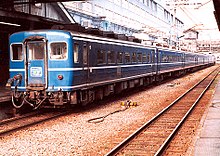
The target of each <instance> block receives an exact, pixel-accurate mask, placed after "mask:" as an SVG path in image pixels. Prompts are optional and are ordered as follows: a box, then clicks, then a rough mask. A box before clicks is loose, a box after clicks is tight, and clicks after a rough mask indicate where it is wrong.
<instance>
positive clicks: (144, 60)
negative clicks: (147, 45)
mask: <svg viewBox="0 0 220 156" xmlns="http://www.w3.org/2000/svg"><path fill="white" fill-rule="evenodd" d="M142 60H143V62H145V63H146V62H147V54H146V53H143V55H142Z"/></svg>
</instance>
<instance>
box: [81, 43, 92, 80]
mask: <svg viewBox="0 0 220 156" xmlns="http://www.w3.org/2000/svg"><path fill="white" fill-rule="evenodd" d="M89 48H90V46H89V44H88V43H87V42H84V43H83V71H84V73H85V75H86V76H85V77H86V78H87V79H86V82H89V81H90V76H89V73H90V72H92V71H90V68H89Z"/></svg>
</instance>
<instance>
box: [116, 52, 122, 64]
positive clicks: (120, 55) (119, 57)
mask: <svg viewBox="0 0 220 156" xmlns="http://www.w3.org/2000/svg"><path fill="white" fill-rule="evenodd" d="M117 63H123V52H118V53H117Z"/></svg>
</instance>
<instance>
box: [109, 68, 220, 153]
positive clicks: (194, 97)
mask: <svg viewBox="0 0 220 156" xmlns="http://www.w3.org/2000/svg"><path fill="white" fill-rule="evenodd" d="M218 72H219V69H218V70H215V71H213V72H212V73H210V74H209V75H208V76H206V77H205V78H204V79H202V80H201V81H200V82H198V83H197V84H196V85H194V86H193V87H192V88H191V89H189V90H188V91H186V92H185V93H184V94H183V95H181V96H180V97H179V98H177V99H176V100H175V101H174V102H173V103H171V104H170V105H169V106H168V107H166V108H165V109H163V110H162V111H161V112H160V113H158V114H157V115H156V116H155V117H153V118H152V119H151V120H149V121H148V122H147V123H145V124H144V125H143V126H142V127H140V128H139V129H138V130H136V131H135V132H134V133H133V134H131V135H130V136H129V137H127V138H126V139H125V140H124V141H122V142H121V143H119V144H118V145H117V146H115V147H114V148H113V149H112V150H111V151H110V152H108V153H107V154H106V156H112V155H162V154H163V153H164V152H165V150H166V148H167V147H168V145H169V143H170V142H171V141H172V139H173V138H174V136H175V134H176V133H177V132H178V130H179V129H180V127H181V126H182V125H183V123H184V122H185V120H186V119H187V117H188V116H189V115H190V113H191V112H192V110H193V109H194V108H195V106H196V105H197V103H198V102H199V100H200V99H201V98H202V96H203V95H204V93H205V92H206V90H207V89H208V88H209V86H210V85H211V84H212V82H213V81H214V79H215V77H216V76H217V74H218Z"/></svg>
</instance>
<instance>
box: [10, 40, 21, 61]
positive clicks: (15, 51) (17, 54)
mask: <svg viewBox="0 0 220 156" xmlns="http://www.w3.org/2000/svg"><path fill="white" fill-rule="evenodd" d="M11 50H12V60H22V55H23V53H22V44H12V45H11Z"/></svg>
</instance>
